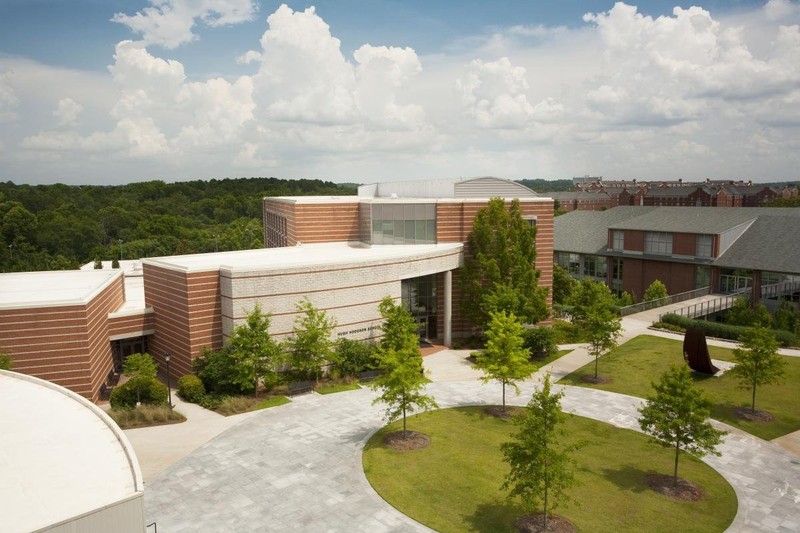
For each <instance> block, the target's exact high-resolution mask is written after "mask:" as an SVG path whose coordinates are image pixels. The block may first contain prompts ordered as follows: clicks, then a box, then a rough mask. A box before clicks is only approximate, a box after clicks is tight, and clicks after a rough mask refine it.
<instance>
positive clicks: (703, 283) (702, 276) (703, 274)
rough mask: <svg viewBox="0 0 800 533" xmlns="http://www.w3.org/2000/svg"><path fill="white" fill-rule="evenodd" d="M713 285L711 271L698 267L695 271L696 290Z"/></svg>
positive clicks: (704, 267) (705, 267)
mask: <svg viewBox="0 0 800 533" xmlns="http://www.w3.org/2000/svg"><path fill="white" fill-rule="evenodd" d="M710 283H711V275H710V269H709V268H708V267H707V266H702V265H698V266H697V267H695V271H694V288H695V289H702V288H703V287H708V285H709V284H710Z"/></svg>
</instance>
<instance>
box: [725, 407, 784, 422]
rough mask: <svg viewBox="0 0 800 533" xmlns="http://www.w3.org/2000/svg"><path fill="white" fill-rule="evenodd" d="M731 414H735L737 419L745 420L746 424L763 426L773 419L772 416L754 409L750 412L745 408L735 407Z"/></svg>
mask: <svg viewBox="0 0 800 533" xmlns="http://www.w3.org/2000/svg"><path fill="white" fill-rule="evenodd" d="M733 414H735V415H736V416H737V417H738V418H740V419H742V420H747V421H748V422H757V423H762V424H765V423H767V422H772V421H773V420H774V419H775V417H774V416H772V414H770V413H768V412H766V411H759V410H758V409H756V410H755V411H751V410H750V409H748V408H746V407H737V408H736V409H734V410H733Z"/></svg>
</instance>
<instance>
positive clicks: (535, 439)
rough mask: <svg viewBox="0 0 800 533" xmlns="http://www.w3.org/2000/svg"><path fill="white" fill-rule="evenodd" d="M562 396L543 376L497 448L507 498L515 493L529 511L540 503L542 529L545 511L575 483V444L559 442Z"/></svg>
mask: <svg viewBox="0 0 800 533" xmlns="http://www.w3.org/2000/svg"><path fill="white" fill-rule="evenodd" d="M562 396H564V393H563V392H553V391H552V390H551V385H550V375H549V374H548V375H546V376H545V378H544V382H543V383H542V388H541V389H536V391H534V393H533V396H532V397H531V400H530V402H528V406H527V407H526V408H525V412H524V413H523V414H522V415H520V416H517V417H515V418H514V425H515V426H516V427H517V429H518V431H517V432H516V433H514V434H513V435H512V436H511V438H512V440H511V441H510V442H506V443H503V444H502V445H501V447H500V449H501V451H502V453H503V458H504V460H505V461H506V462H507V463H508V464H509V466H510V471H509V473H508V474H507V475H506V477H505V481H504V482H503V485H502V487H501V488H502V489H503V490H506V489H510V492H509V497H513V496H519V497H520V499H521V500H522V503H523V505H524V506H525V508H526V509H528V510H529V511H534V510H536V509H537V507H538V506H539V505H540V504H541V506H542V509H543V514H544V519H545V520H544V527H545V529H546V528H547V517H548V512H549V511H550V509H553V508H555V507H557V505H558V504H559V500H561V499H563V498H564V496H565V494H566V491H567V490H568V489H569V488H570V487H571V486H572V485H574V484H575V476H574V468H575V460H574V459H573V457H572V455H573V452H574V451H575V450H576V449H577V448H578V447H579V446H578V445H565V444H564V443H563V440H564V436H565V431H564V429H563V427H562V423H563V422H564V420H565V419H566V415H565V414H564V413H563V412H561V397H562Z"/></svg>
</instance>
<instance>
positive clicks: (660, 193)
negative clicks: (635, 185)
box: [644, 186, 700, 198]
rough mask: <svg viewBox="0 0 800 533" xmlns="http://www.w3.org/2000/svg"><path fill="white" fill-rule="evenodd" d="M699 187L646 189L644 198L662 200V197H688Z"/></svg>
mask: <svg viewBox="0 0 800 533" xmlns="http://www.w3.org/2000/svg"><path fill="white" fill-rule="evenodd" d="M699 188H700V187H697V186H695V187H656V188H653V189H648V191H647V192H646V193H644V195H645V196H646V197H651V198H652V197H655V198H663V197H674V196H689V195H690V194H692V193H693V192H695V191H696V190H697V189H699Z"/></svg>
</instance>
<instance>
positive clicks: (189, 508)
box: [126, 303, 800, 533]
mask: <svg viewBox="0 0 800 533" xmlns="http://www.w3.org/2000/svg"><path fill="white" fill-rule="evenodd" d="M684 304H685V303H684ZM659 312H663V309H662V310H659ZM642 315H644V313H643V314H640V315H634V316H631V317H626V318H625V319H623V328H624V335H623V337H622V339H621V340H628V339H630V338H633V337H635V336H637V335H640V334H650V335H659V336H665V337H670V338H678V339H680V338H681V336H679V335H674V334H669V333H663V332H653V331H650V330H648V329H647V328H648V326H649V325H650V321H651V319H650V321H648V320H649V319H648V317H647V316H642ZM716 342H717V341H709V343H710V344H716ZM570 347H571V348H573V351H572V352H571V353H569V354H567V355H566V356H564V357H562V358H560V359H558V360H556V361H555V362H554V363H552V364H551V365H549V366H548V367H546V368H544V369H541V370H540V371H539V372H537V374H536V375H534V376H533V378H532V379H531V380H529V381H527V382H525V383H524V384H522V386H521V388H522V392H521V394H520V396H517V397H515V396H513V393H512V395H511V400H510V401H509V403H512V404H517V405H524V404H525V403H526V402H527V400H528V399H529V398H530V395H531V393H532V392H533V389H534V387H535V386H536V385H537V384H538V382H539V381H540V380H541V378H542V377H543V375H544V373H545V372H548V371H549V372H550V373H551V375H553V377H555V378H560V377H562V376H564V375H566V374H568V373H570V372H572V371H573V370H575V369H577V368H579V367H581V366H583V365H585V364H587V363H590V362H591V361H592V357H591V356H590V355H589V354H588V352H587V350H586V347H585V345H573V346H570ZM469 354H470V350H443V351H439V352H437V353H435V354H432V355H429V356H428V357H426V358H425V360H424V364H425V367H426V369H427V371H428V373H429V376H430V377H431V379H432V381H433V383H431V384H430V385H429V387H428V388H429V391H430V392H431V393H432V394H433V395H434V396H435V397H436V400H437V401H438V403H439V405H440V406H441V407H452V406H459V405H475V404H496V403H498V402H499V398H500V389H499V386H498V385H497V384H496V383H488V384H485V385H484V384H482V383H480V382H479V381H478V378H479V377H480V374H479V373H478V372H476V371H475V370H474V369H473V368H472V365H471V364H470V363H469V362H468V361H467V360H466V358H467V357H468V356H469ZM798 355H800V353H799V354H798ZM563 390H564V391H565V393H566V394H565V396H564V399H563V401H562V403H563V406H564V409H565V410H567V411H572V412H574V413H575V414H578V415H581V416H587V417H590V418H594V419H597V420H601V421H605V422H608V423H611V424H613V425H615V426H618V427H623V428H628V429H634V430H637V431H638V424H637V422H636V418H637V416H638V415H637V412H636V408H637V407H638V406H639V405H640V404H641V400H640V399H638V398H633V397H629V396H624V395H620V394H614V393H609V392H605V391H598V390H593V389H588V388H582V387H564V388H563ZM374 397H375V394H374V393H373V392H372V391H370V390H368V389H361V390H357V391H348V392H343V393H338V394H333V395H327V396H320V395H317V394H308V395H305V396H300V397H296V398H294V399H293V401H292V403H290V404H287V405H284V406H280V407H276V408H272V409H267V410H265V411H259V412H255V413H247V414H244V415H238V416H235V417H227V418H226V417H221V416H219V415H216V414H215V413H211V412H208V411H206V410H203V409H201V408H199V407H197V406H194V405H191V404H183V403H182V402H181V404H179V405H178V407H177V409H178V410H179V411H180V412H182V413H184V414H185V415H186V416H187V418H188V421H187V422H185V423H183V424H177V425H171V426H160V427H154V428H143V429H135V430H128V431H126V434H127V435H128V437H129V438H130V440H131V442H132V444H133V446H134V448H135V450H136V452H137V455H138V457H139V461H140V463H141V465H142V469H143V472H144V473H145V480H146V487H145V511H146V518H147V523H151V522H157V524H158V527H159V531H161V532H162V533H163V532H167V533H169V532H173V531H215V532H217V531H218V532H246V531H268V530H269V531H271V530H291V531H348V532H349V531H369V532H380V531H428V529H427V528H425V527H424V526H422V525H420V524H418V523H416V522H414V521H413V520H411V519H409V518H408V517H406V516H404V515H402V514H401V513H399V512H398V511H396V510H395V509H394V508H392V507H391V506H390V505H388V504H387V503H386V502H384V501H383V500H382V499H381V498H380V497H379V496H378V495H377V494H376V493H375V492H374V491H373V490H372V488H371V487H370V485H369V483H368V482H367V481H366V478H365V476H364V473H363V469H362V466H361V450H362V448H363V445H364V444H365V443H366V441H367V439H368V438H369V437H370V436H371V435H372V434H373V433H374V432H375V431H377V430H378V429H380V428H381V427H382V426H383V425H384V423H385V421H384V420H383V418H382V411H381V408H380V406H376V405H372V400H373V398H374ZM717 425H718V426H720V427H723V428H724V429H726V430H727V431H729V432H730V433H729V435H728V436H727V437H726V438H725V441H724V444H723V445H722V446H721V447H720V449H719V451H721V452H722V456H721V457H709V458H706V462H708V463H709V464H710V465H711V466H712V467H714V468H715V469H716V470H717V471H719V472H720V473H721V474H722V475H723V476H724V477H725V478H726V479H727V480H728V482H729V483H731V485H732V486H733V487H734V490H735V491H736V495H737V497H738V499H739V508H738V512H737V515H736V518H735V519H734V522H733V523H732V524H731V526H730V528H729V529H728V531H730V532H749V531H764V532H790V531H799V530H800V513H798V508H800V448H798V449H797V450H795V452H796V453H797V455H794V454H792V453H789V452H787V451H786V450H784V449H781V447H779V446H778V445H777V444H776V443H775V442H765V441H762V440H760V439H758V438H755V437H753V436H750V435H748V434H746V433H744V432H741V431H740V430H738V429H735V428H731V427H725V426H724V424H717ZM787 437H790V436H787ZM787 437H783V438H782V439H786V438H787ZM788 440H789V441H790V442H789V444H790V445H794V444H796V443H795V442H794V441H793V440H792V439H791V438H789V439H788ZM798 442H800V440H798ZM786 446H787V449H790V450H791V449H792V448H791V447H790V446H788V445H786Z"/></svg>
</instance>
